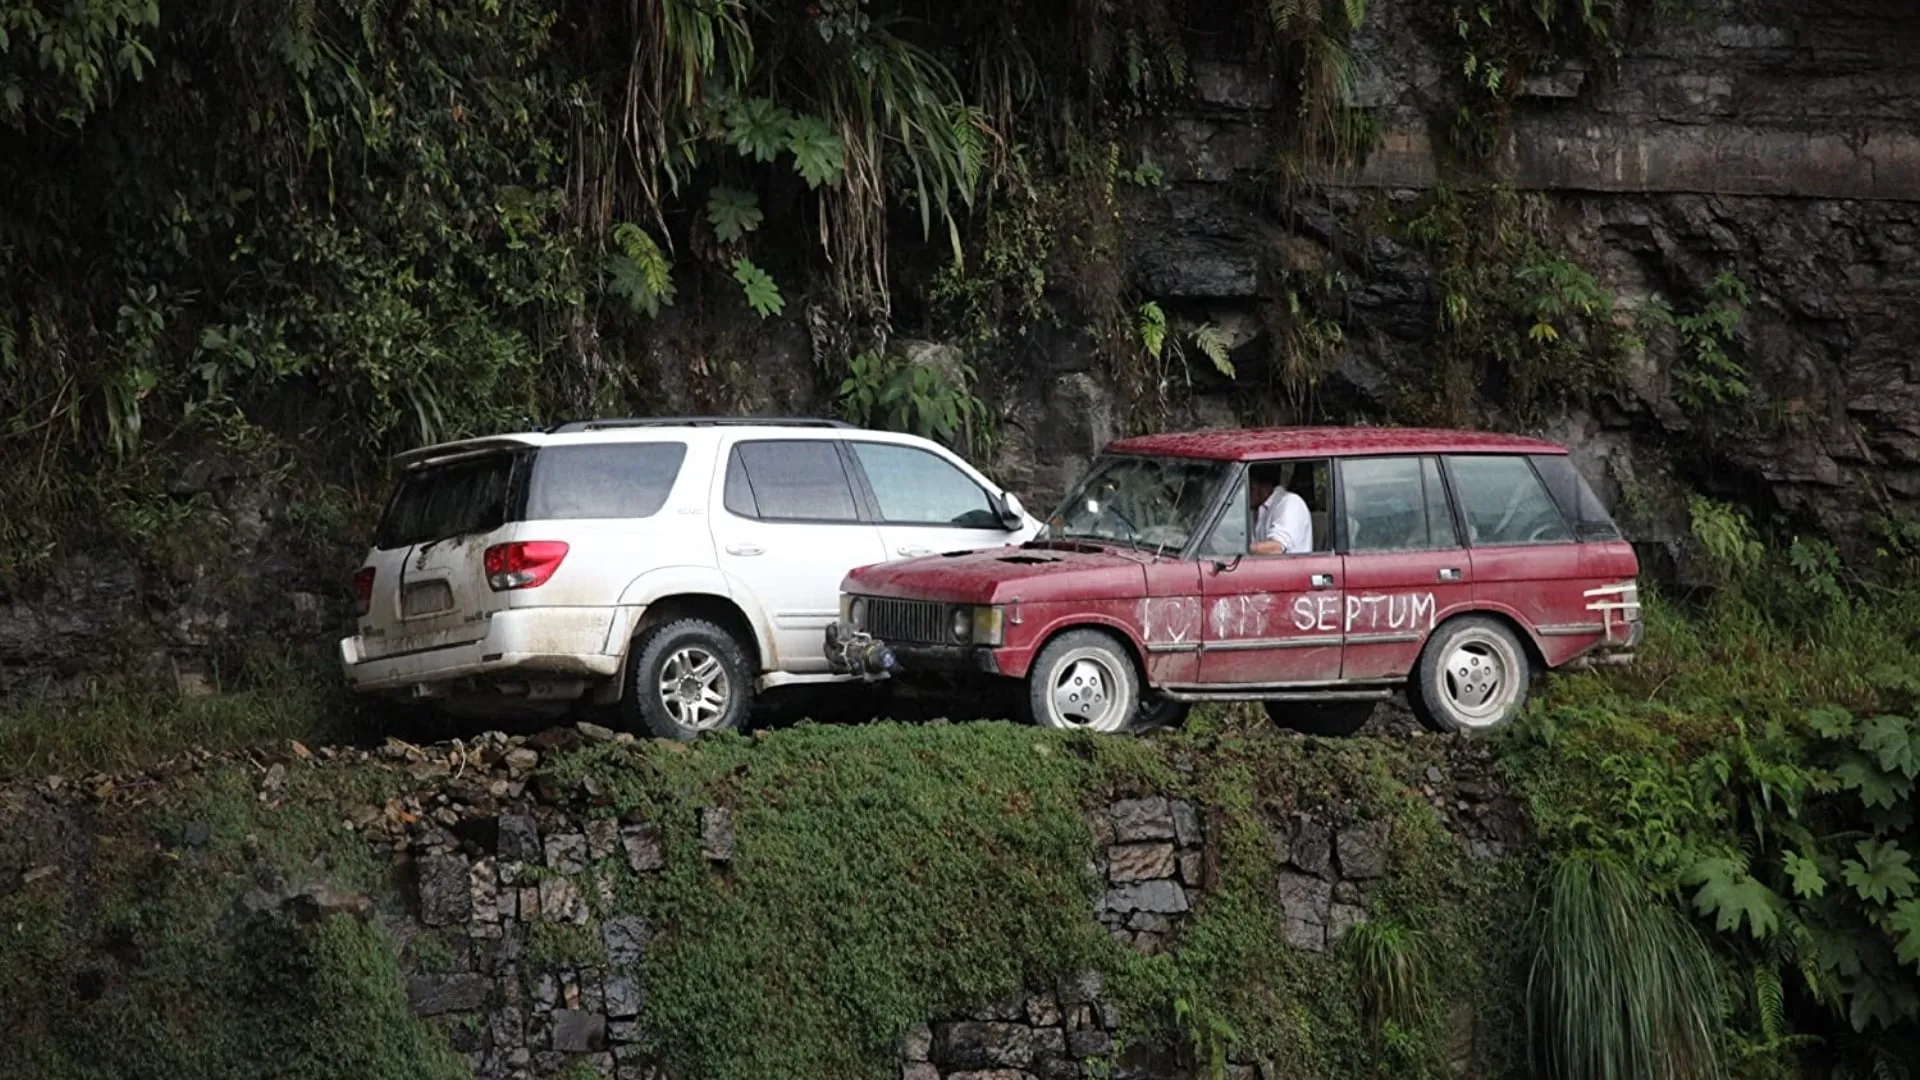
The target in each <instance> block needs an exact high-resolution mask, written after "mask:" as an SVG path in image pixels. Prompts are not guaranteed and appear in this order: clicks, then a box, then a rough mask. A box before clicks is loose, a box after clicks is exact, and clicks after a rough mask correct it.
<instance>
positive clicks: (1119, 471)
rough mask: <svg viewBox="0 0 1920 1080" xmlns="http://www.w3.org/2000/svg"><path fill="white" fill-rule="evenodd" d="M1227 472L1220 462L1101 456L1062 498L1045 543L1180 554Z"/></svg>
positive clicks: (1229, 466) (1051, 520) (1223, 464)
mask: <svg viewBox="0 0 1920 1080" xmlns="http://www.w3.org/2000/svg"><path fill="white" fill-rule="evenodd" d="M1231 471H1232V466H1231V465H1229V464H1228V463H1226V462H1224V461H1194V460H1191V459H1187V458H1146V457H1117V456H1116V457H1103V458H1100V459H1099V460H1097V461H1095V462H1094V463H1093V467H1092V468H1090V469H1088V470H1087V474H1086V475H1085V476H1083V477H1081V479H1080V482H1079V483H1078V484H1076V485H1074V488H1073V490H1072V491H1070V492H1068V493H1067V498H1066V501H1065V502H1062V503H1061V504H1060V509H1059V510H1057V511H1055V512H1054V515H1053V517H1052V518H1051V519H1050V520H1049V521H1048V522H1047V531H1046V533H1045V534H1044V539H1048V540H1070V539H1078V540H1098V541H1103V542H1110V543H1121V544H1128V545H1131V546H1134V547H1139V548H1147V549H1151V550H1155V551H1163V552H1164V551H1180V550H1182V549H1184V548H1185V547H1186V546H1187V541H1188V540H1190V539H1191V538H1192V537H1193V534H1194V531H1195V530H1196V529H1199V528H1200V527H1201V526H1202V525H1203V524H1204V521H1203V519H1204V518H1205V516H1206V512H1207V508H1208V507H1209V506H1211V505H1213V497H1214V494H1215V493H1216V492H1218V491H1219V489H1220V485H1221V483H1222V482H1224V480H1225V479H1226V477H1227V475H1228V474H1229V473H1230V472H1231Z"/></svg>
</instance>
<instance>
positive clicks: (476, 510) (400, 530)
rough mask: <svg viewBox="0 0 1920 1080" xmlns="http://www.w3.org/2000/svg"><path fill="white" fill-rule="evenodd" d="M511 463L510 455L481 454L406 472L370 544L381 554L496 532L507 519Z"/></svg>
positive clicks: (511, 485) (511, 480)
mask: <svg viewBox="0 0 1920 1080" xmlns="http://www.w3.org/2000/svg"><path fill="white" fill-rule="evenodd" d="M513 463H514V455H513V454H486V455H483V456H481V457H477V458H468V459H466V460H463V461H455V462H450V463H448V464H445V465H434V466H430V467H428V468H424V469H416V470H414V471H412V472H410V473H408V474H407V475H406V476H405V477H403V478H402V479H401V481H400V489H399V490H398V491H396V492H394V496H393V501H392V502H391V503H389V504H388V505H387V514H386V517H385V518H384V519H383V520H382V521H381V523H380V535H379V537H378V538H377V539H376V540H375V541H374V545H375V546H376V547H379V548H380V549H382V550H385V549H388V548H397V547H406V546H408V545H410V544H424V543H426V542H427V541H429V540H441V539H445V538H446V537H449V536H465V535H468V534H470V533H477V532H489V531H491V530H493V529H497V528H499V527H500V526H501V525H502V524H504V523H505V522H506V520H507V500H508V497H509V493H510V491H511V490H512V487H513Z"/></svg>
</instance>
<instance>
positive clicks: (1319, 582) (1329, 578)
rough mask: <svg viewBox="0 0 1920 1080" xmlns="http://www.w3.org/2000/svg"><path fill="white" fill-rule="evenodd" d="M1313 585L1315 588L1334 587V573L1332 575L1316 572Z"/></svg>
mask: <svg viewBox="0 0 1920 1080" xmlns="http://www.w3.org/2000/svg"><path fill="white" fill-rule="evenodd" d="M1313 587H1314V588H1316V589H1331V588H1333V575H1332V574H1315V575H1313Z"/></svg>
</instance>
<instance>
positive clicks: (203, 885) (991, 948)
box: [0, 723, 1526, 1080]
mask: <svg viewBox="0 0 1920 1080" xmlns="http://www.w3.org/2000/svg"><path fill="white" fill-rule="evenodd" d="M1203 726H1204V725H1203ZM587 730H588V732H589V734H588V735H579V734H576V733H574V732H573V731H570V730H569V731H565V732H559V733H549V734H548V735H545V736H541V737H536V738H535V739H534V740H532V741H527V740H523V739H520V738H514V739H508V738H506V737H504V736H497V735H496V736H487V737H484V738H482V739H480V740H478V741H477V742H474V743H470V744H465V745H441V746H432V747H412V746H407V745H404V744H399V743H393V744H389V746H388V747H387V748H386V749H385V750H384V751H381V752H376V753H364V752H359V751H326V752H323V753H322V754H321V755H319V756H313V755H309V754H305V753H303V752H299V751H295V752H289V753H288V754H286V755H284V757H283V758H282V759H281V760H261V759H259V758H254V759H248V760H244V761H239V760H215V761H207V762H190V763H180V764H178V765H175V766H171V767H166V768H162V769H160V770H156V771H155V772H153V773H149V774H143V775H141V776H137V777H121V778H116V779H111V780H110V779H108V778H105V777H93V778H87V779H84V780H72V779H68V780H62V781H58V782H57V783H56V782H54V781H38V782H35V783H32V784H28V785H21V786H16V787H14V788H11V789H8V790H7V791H6V792H5V794H4V795H3V796H0V800H3V801H0V836H3V837H5V839H4V840H3V841H0V1022H3V1023H4V1024H5V1027H6V1029H7V1030H8V1031H9V1032H11V1033H14V1036H15V1037H12V1038H9V1039H8V1040H7V1042H6V1043H5V1047H4V1049H0V1059H5V1060H0V1073H4V1074H5V1075H7V1076H21V1077H40V1076H45V1077H55V1076H59V1077H65V1076H115V1077H138V1076H156V1077H157V1076H162V1075H165V1076H167V1077H168V1078H169V1080H177V1078H182V1077H197V1076H236V1077H237V1076H260V1075H288V1076H303V1077H305V1076H312V1077H322V1076H341V1077H346V1076H356V1077H359V1076H377V1075H392V1076H439V1075H446V1076H463V1075H467V1074H469V1073H471V1074H472V1075H475V1076H481V1077H522V1076H525V1077H549V1076H568V1077H584V1076H589V1075H598V1076H605V1077H621V1078H625V1077H656V1076H668V1077H680V1078H691V1077H702V1078H712V1080H729V1078H735V1077H738V1078H742V1080H745V1078H749V1077H755V1078H757V1077H766V1076H791V1077H875V1078H879V1077H890V1076H903V1075H904V1076H905V1077H909V1078H911V1080H935V1078H937V1077H969V1078H974V1080H978V1078H981V1077H994V1078H996V1080H1000V1078H1005V1080H1015V1078H1023V1077H1045V1078H1052V1077H1082V1076H1087V1077H1093V1076H1112V1077H1125V1076H1132V1077H1141V1078H1148V1077H1153V1078H1160V1077H1167V1078H1172V1077H1198V1076H1207V1075H1212V1074H1213V1069H1214V1067H1215V1066H1216V1065H1217V1066H1218V1068H1219V1070H1220V1071H1221V1073H1222V1074H1224V1075H1233V1076H1249V1077H1251V1076H1262V1077H1265V1076H1301V1077H1306V1076H1314V1077H1345V1076H1363V1075H1368V1076H1370V1075H1374V1074H1375V1069H1376V1068H1377V1067H1385V1066H1388V1065H1391V1067H1392V1068H1393V1069H1394V1071H1395V1073H1396V1075H1415V1076H1417V1075H1432V1076H1503V1075H1510V1074H1511V1075H1521V1074H1524V1072H1525V1070H1524V1069H1523V1068H1521V1067H1520V1065H1519V1061H1520V1052H1521V1049H1522V1047H1520V1046H1519V1045H1518V1042H1517V1033H1518V1032H1520V1031H1522V1030H1523V1028H1524V1025H1523V1024H1521V1023H1520V1022H1519V1020H1518V1012H1517V1010H1518V1008H1519V1006H1518V995H1517V987H1518V985H1519V983H1520V981H1521V980H1522V978H1523V975H1522V974H1521V973H1520V971H1519V968H1518V966H1517V965H1518V961H1517V958H1516V953H1515V950H1516V948H1517V942H1516V940H1515V935H1514V934H1513V932H1512V931H1513V928H1514V925H1515V920H1516V919H1517V918H1518V917H1519V913H1520V911H1521V908H1522V906H1523V905H1522V903H1521V900H1522V897H1521V895H1520V890H1521V886H1522V883H1523V881H1524V879H1525V876H1526V875H1525V868H1524V862H1525V859H1524V858H1523V857H1521V856H1520V855H1518V854H1517V852H1518V845H1520V844H1523V843H1524V841H1525V829H1524V822H1523V820H1522V818H1521V815H1520V812H1519V810H1518V808H1517V804H1516V803H1515V802H1514V801H1513V800H1511V799H1510V798H1509V797H1508V796H1506V795H1505V794H1504V793H1503V792H1502V791H1501V789H1500V788H1499V785H1498V784H1497V782H1496V781H1495V778H1494V776H1493V773H1492V766H1491V764H1490V763H1489V761H1488V760H1487V759H1485V757H1484V756H1483V754H1481V753H1480V752H1477V751H1475V750H1473V749H1472V748H1470V747H1467V746H1465V745H1463V744H1457V743H1454V742H1452V741H1450V740H1441V739H1435V738H1430V737H1417V738H1396V739H1388V740H1356V741H1350V742H1332V741H1323V740H1317V739H1307V738H1301V737H1296V736H1291V735H1286V734H1280V733H1274V732H1270V731H1259V732H1257V733H1256V734H1251V735H1238V734H1230V735H1219V734H1215V735H1209V734H1206V733H1204V732H1201V733H1189V734H1182V735H1167V736H1159V737H1155V738H1153V739H1124V740H1123V739H1085V738H1063V737H1059V736H1055V735H1051V734H1047V733H1042V732H1038V731H1034V730H1031V729H1025V728H1015V727H1011V726H1009V725H1005V724H999V723H980V724H966V725H946V724H936V725H929V726H922V727H903V726H897V725H892V724H883V725H876V726H871V727H860V728H833V727H820V726H812V725H802V726H801V727H798V728H794V729H790V730H785V731H779V732H774V733H768V734H765V735H763V736H760V737H756V738H752V739H747V738H729V739H724V740H719V741H715V742H709V743H706V744H703V745H701V746H699V747H697V748H692V749H688V748H683V747H680V746H677V745H671V746H670V745H663V744H654V743H633V742H627V741H624V740H617V739H614V738H613V737H611V736H609V735H607V734H606V733H603V732H599V731H597V730H595V729H591V728H589V729H587ZM1356 937H1369V938H1370V940H1371V941H1373V942H1378V941H1379V940H1381V939H1383V938H1391V939H1392V940H1393V941H1397V942H1400V943H1402V945H1403V946H1404V949H1405V951H1406V952H1407V953H1408V955H1411V956H1413V957H1414V963H1415V965H1416V968H1417V970H1418V973H1419V979H1418V992H1417V994H1416V995H1414V997H1413V998H1412V999H1410V1000H1407V1001H1402V1002H1399V1003H1397V1004H1394V1005H1393V1006H1392V1007H1391V1008H1389V1009H1382V1008H1380V1007H1378V1006H1377V1005H1373V1004H1370V1003H1372V1002H1375V1001H1376V999H1377V995H1376V994H1374V992H1373V990H1372V989H1371V988H1370V987H1371V985H1372V984H1371V983H1370V982H1369V976H1368V971H1369V969H1368V967H1367V963H1366V961H1365V959H1364V956H1363V952H1364V950H1362V949H1360V948H1357V947H1355V940H1356Z"/></svg>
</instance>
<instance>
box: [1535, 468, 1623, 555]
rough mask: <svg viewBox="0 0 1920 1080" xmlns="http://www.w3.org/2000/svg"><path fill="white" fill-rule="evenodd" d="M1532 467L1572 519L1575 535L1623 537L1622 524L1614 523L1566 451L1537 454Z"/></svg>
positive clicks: (1563, 512) (1596, 537) (1594, 538)
mask: <svg viewBox="0 0 1920 1080" xmlns="http://www.w3.org/2000/svg"><path fill="white" fill-rule="evenodd" d="M1533 467H1534V469H1535V470H1536V471H1537V472H1539V474H1540V479H1541V480H1543V481H1545V482H1546V485H1547V491H1548V493H1550V494H1551V495H1552V496H1553V501H1554V504H1555V505H1557V506H1558V507H1560V514H1561V516H1563V517H1565V518H1566V519H1567V520H1568V521H1571V522H1573V532H1574V535H1575V536H1577V537H1579V538H1580V539H1582V540H1618V539H1620V527H1619V526H1617V525H1615V524H1614V523H1613V516H1612V515H1610V514H1608V513H1607V508H1606V507H1604V506H1602V505H1600V497H1599V496H1598V495H1595V494H1594V493H1593V488H1592V487H1590V486H1589V485H1588V484H1587V478H1586V477H1584V476H1581V475H1580V470H1579V469H1577V468H1575V467H1574V464H1573V459H1572V458H1569V457H1568V456H1567V455H1565V454H1535V455H1533Z"/></svg>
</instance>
